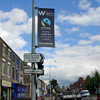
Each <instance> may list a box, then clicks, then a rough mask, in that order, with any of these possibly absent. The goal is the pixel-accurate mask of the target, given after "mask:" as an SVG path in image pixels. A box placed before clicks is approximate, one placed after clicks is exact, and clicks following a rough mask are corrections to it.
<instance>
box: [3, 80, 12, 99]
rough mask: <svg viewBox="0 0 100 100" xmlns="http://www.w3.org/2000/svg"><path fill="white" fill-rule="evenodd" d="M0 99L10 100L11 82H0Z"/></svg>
mask: <svg viewBox="0 0 100 100" xmlns="http://www.w3.org/2000/svg"><path fill="white" fill-rule="evenodd" d="M1 97H2V98H3V99H4V100H11V82H9V81H5V80H2V87H1Z"/></svg>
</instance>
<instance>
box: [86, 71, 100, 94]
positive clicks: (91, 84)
mask: <svg viewBox="0 0 100 100" xmlns="http://www.w3.org/2000/svg"><path fill="white" fill-rule="evenodd" d="M99 84H100V73H99V71H98V70H95V71H94V72H93V73H92V76H91V77H90V78H89V79H88V82H87V84H86V88H87V89H88V90H89V91H90V92H91V93H94V92H96V91H97V93H98V89H99Z"/></svg>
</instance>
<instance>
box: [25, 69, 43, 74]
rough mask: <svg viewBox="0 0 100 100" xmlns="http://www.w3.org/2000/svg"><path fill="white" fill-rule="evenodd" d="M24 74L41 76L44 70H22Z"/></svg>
mask: <svg viewBox="0 0 100 100" xmlns="http://www.w3.org/2000/svg"><path fill="white" fill-rule="evenodd" d="M24 73H25V74H43V73H44V70H36V69H24Z"/></svg>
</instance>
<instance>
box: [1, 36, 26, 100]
mask: <svg viewBox="0 0 100 100" xmlns="http://www.w3.org/2000/svg"><path fill="white" fill-rule="evenodd" d="M0 97H4V98H5V100H11V98H18V97H26V85H24V81H23V61H22V60H21V59H20V57H19V56H18V55H17V54H16V53H15V52H14V51H13V50H12V49H11V48H10V47H9V46H8V45H7V44H6V43H5V42H4V41H3V40H2V38H1V37H0Z"/></svg>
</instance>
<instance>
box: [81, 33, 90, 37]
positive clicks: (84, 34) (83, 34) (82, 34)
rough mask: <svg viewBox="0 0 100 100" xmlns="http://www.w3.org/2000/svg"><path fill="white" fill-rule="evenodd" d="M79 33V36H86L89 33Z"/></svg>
mask: <svg viewBox="0 0 100 100" xmlns="http://www.w3.org/2000/svg"><path fill="white" fill-rule="evenodd" d="M79 35H80V36H81V37H87V36H90V34H89V33H80V34H79Z"/></svg>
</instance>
